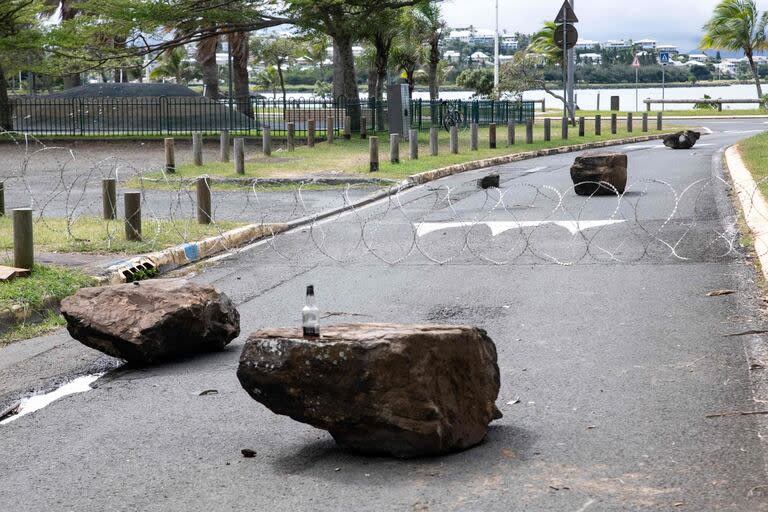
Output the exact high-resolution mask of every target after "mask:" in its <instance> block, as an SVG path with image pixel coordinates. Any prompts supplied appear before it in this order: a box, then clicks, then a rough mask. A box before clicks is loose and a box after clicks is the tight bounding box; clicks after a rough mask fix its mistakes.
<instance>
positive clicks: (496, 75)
mask: <svg viewBox="0 0 768 512" xmlns="http://www.w3.org/2000/svg"><path fill="white" fill-rule="evenodd" d="M493 90H494V94H499V0H496V37H495V38H494V54H493Z"/></svg>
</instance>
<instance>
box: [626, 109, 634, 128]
mask: <svg viewBox="0 0 768 512" xmlns="http://www.w3.org/2000/svg"><path fill="white" fill-rule="evenodd" d="M634 130H635V123H634V119H633V117H632V112H627V133H632V132H633V131H634Z"/></svg>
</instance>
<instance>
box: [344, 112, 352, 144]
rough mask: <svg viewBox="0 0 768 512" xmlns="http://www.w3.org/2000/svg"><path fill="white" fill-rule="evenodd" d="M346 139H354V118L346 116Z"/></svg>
mask: <svg viewBox="0 0 768 512" xmlns="http://www.w3.org/2000/svg"><path fill="white" fill-rule="evenodd" d="M344 140H352V118H351V117H350V116H344Z"/></svg>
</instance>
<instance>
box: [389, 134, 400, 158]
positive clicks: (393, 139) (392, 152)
mask: <svg viewBox="0 0 768 512" xmlns="http://www.w3.org/2000/svg"><path fill="white" fill-rule="evenodd" d="M389 161H390V163H393V164H399V163H400V135H399V134H397V133H390V134H389Z"/></svg>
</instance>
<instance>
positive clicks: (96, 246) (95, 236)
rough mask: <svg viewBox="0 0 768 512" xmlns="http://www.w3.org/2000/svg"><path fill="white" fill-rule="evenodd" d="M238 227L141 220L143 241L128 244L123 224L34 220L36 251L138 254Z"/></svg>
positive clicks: (0, 223)
mask: <svg viewBox="0 0 768 512" xmlns="http://www.w3.org/2000/svg"><path fill="white" fill-rule="evenodd" d="M240 225H242V224H240V223H236V222H227V221H224V222H219V221H217V222H216V223H215V224H211V225H207V226H206V225H200V224H197V222H196V221H195V220H194V219H193V220H177V221H174V222H171V221H168V220H150V219H144V220H143V223H142V232H143V236H144V240H142V241H140V242H129V241H127V240H125V229H124V226H123V222H122V221H105V220H102V219H97V218H92V217H81V218H79V219H77V220H76V221H75V222H74V223H72V224H71V225H69V226H68V223H67V220H66V219H61V218H47V217H44V218H38V219H36V220H35V224H34V241H35V250H37V251H47V252H78V253H126V254H140V253H144V252H149V251H156V250H160V249H165V248H167V247H171V246H174V245H178V244H181V243H184V242H189V241H192V240H199V239H202V238H205V237H208V236H213V235H218V234H219V233H221V232H222V231H226V230H229V229H232V228H234V227H237V226H240ZM12 249H13V228H12V222H11V219H10V217H0V250H12Z"/></svg>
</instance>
